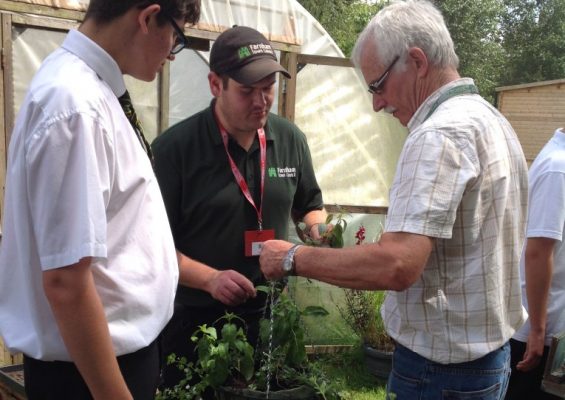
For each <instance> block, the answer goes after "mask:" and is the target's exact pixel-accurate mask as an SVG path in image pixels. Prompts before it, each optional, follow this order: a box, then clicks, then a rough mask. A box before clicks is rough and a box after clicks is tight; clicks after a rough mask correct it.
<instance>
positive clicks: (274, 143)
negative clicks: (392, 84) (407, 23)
mask: <svg viewBox="0 0 565 400" xmlns="http://www.w3.org/2000/svg"><path fill="white" fill-rule="evenodd" d="M210 70H211V71H210V73H209V74H208V81H209V84H210V90H211V92H212V94H213V96H214V100H213V101H212V103H211V104H210V107H208V108H207V109H205V110H203V111H201V112H199V113H197V114H195V115H193V116H191V117H189V118H188V119H186V120H184V121H182V122H180V123H179V124H177V125H175V126H173V127H171V128H170V129H169V130H167V131H166V132H164V133H163V134H162V135H161V136H159V137H158V138H157V139H156V140H155V141H154V142H153V146H152V148H153V153H154V158H155V173H156V175H157V178H158V180H159V184H160V187H161V192H162V194H163V198H164V200H165V205H166V208H167V213H168V217H169V222H170V225H171V229H172V232H173V237H174V240H175V245H176V248H177V256H178V258H179V265H180V284H181V286H179V288H178V290H177V297H176V301H175V313H174V316H173V319H172V320H171V323H170V324H169V327H168V328H167V329H166V334H165V339H164V353H165V356H166V355H168V354H170V353H173V352H174V353H175V354H177V355H182V356H185V357H187V358H188V359H189V360H190V359H191V358H194V356H195V354H194V346H193V344H192V342H191V341H190V335H191V334H192V333H193V332H194V331H195V330H196V329H197V327H198V326H199V325H202V324H208V325H212V324H213V323H214V322H215V321H216V320H217V319H218V318H219V317H221V316H222V315H224V313H225V312H226V311H229V312H234V313H236V314H237V315H239V316H240V317H242V318H243V319H244V320H245V321H246V323H247V327H248V336H249V338H250V340H251V341H252V342H254V341H256V338H257V335H258V321H259V319H260V318H261V316H262V315H263V310H264V307H265V298H264V297H263V296H256V292H255V286H256V285H258V284H263V283H264V282H265V280H264V277H263V276H262V274H261V272H260V270H259V261H258V255H259V251H260V248H261V244H262V242H264V241H265V240H268V239H272V238H287V237H288V225H289V224H288V221H289V217H291V216H292V218H293V219H294V220H295V221H298V220H302V221H303V222H304V223H305V224H306V226H307V231H308V232H309V231H310V230H312V232H309V233H310V234H311V235H316V232H317V229H311V228H312V227H314V226H316V225H317V224H320V223H324V222H325V218H326V214H325V211H324V210H323V201H322V194H321V191H320V188H319V186H318V183H317V181H316V178H315V176H314V170H313V167H312V161H311V157H310V151H309V149H308V145H307V143H306V137H305V135H304V134H303V133H302V132H301V131H300V130H299V129H298V128H297V127H296V126H295V125H293V124H292V123H290V122H289V121H287V120H285V119H283V118H280V117H278V116H276V115H273V114H270V113H269V110H270V108H271V106H272V104H273V100H274V96H275V83H276V74H277V73H278V72H280V73H282V74H283V75H285V77H287V78H290V75H289V73H288V72H287V71H286V70H285V69H284V68H283V67H282V66H281V65H280V64H279V63H278V62H277V58H276V55H275V52H274V50H273V48H272V46H271V44H270V42H269V41H268V40H267V39H266V38H265V37H264V36H263V35H262V34H260V33H259V32H257V31H256V30H254V29H251V28H248V27H243V26H238V27H234V28H231V29H228V30H227V31H225V32H224V33H222V34H221V35H220V36H219V37H218V39H217V40H216V42H215V43H214V45H213V47H212V50H211V53H210ZM164 378H165V387H172V386H174V385H175V384H176V383H178V381H179V380H180V378H181V375H180V372H179V371H178V370H177V369H176V368H175V367H167V368H166V369H165V374H164Z"/></svg>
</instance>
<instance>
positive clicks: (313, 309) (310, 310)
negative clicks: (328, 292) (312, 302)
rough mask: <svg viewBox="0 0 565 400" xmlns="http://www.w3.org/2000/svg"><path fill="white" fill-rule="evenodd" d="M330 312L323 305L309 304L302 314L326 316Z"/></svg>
mask: <svg viewBox="0 0 565 400" xmlns="http://www.w3.org/2000/svg"><path fill="white" fill-rule="evenodd" d="M329 314H330V313H329V312H328V310H326V309H325V308H324V307H322V306H307V307H305V308H304V309H303V310H302V315H305V316H312V317H325V316H327V315H329Z"/></svg>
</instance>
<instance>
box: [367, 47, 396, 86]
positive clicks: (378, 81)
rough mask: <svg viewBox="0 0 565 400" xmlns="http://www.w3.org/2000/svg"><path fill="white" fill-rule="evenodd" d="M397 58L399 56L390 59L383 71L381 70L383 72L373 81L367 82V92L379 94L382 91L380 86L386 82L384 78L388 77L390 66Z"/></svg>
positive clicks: (392, 65)
mask: <svg viewBox="0 0 565 400" xmlns="http://www.w3.org/2000/svg"><path fill="white" fill-rule="evenodd" d="M399 58H400V56H396V57H394V60H392V62H391V63H390V65H389V66H388V68H387V69H386V70H385V72H383V74H382V75H381V76H379V77H378V78H377V79H375V80H374V81H373V82H371V83H369V88H368V89H367V90H368V91H369V93H371V94H381V93H382V91H383V89H382V86H383V85H384V83H385V82H386V78H388V75H389V73H390V70H391V69H392V67H394V64H396V62H397V61H398V59H399Z"/></svg>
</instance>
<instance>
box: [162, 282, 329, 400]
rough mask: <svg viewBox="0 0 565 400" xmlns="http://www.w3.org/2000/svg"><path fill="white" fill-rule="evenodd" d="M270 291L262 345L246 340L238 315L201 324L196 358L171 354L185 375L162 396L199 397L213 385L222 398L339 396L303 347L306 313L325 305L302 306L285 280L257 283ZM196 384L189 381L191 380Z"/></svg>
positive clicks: (316, 312)
mask: <svg viewBox="0 0 565 400" xmlns="http://www.w3.org/2000/svg"><path fill="white" fill-rule="evenodd" d="M257 290H260V291H265V292H267V293H268V297H269V299H270V310H271V312H270V313H269V315H266V316H265V318H264V319H263V320H262V321H261V325H260V335H259V336H260V337H259V343H258V346H257V349H254V348H253V347H252V346H251V345H250V344H249V342H248V341H247V338H246V334H245V330H244V328H242V327H241V324H239V325H238V324H236V322H237V319H238V317H237V316H235V315H234V314H226V315H225V316H224V317H222V318H221V321H220V324H219V325H220V326H221V328H220V329H219V331H218V330H217V329H216V328H214V327H209V326H206V325H203V326H201V327H200V328H199V329H198V330H197V331H196V332H195V333H194V334H193V335H192V337H191V340H193V341H194V342H196V343H197V348H196V351H197V352H198V359H197V361H196V363H194V364H193V363H187V362H186V359H184V358H177V357H175V355H174V354H173V355H171V356H169V363H174V364H176V365H177V366H178V367H179V368H180V369H181V370H183V371H184V372H185V374H186V378H185V379H184V380H183V381H181V382H180V383H179V384H178V385H177V386H176V387H175V388H173V389H167V390H165V392H163V393H160V394H159V396H158V399H160V400H165V399H197V398H199V396H200V395H201V394H202V393H204V391H205V390H207V389H208V388H211V389H212V390H213V391H214V393H215V396H216V398H218V399H221V400H234V399H237V400H240V399H294V400H300V399H304V400H307V399H339V394H338V392H337V390H336V388H334V387H333V386H332V385H331V384H330V383H329V382H328V381H327V379H326V378H325V377H324V375H323V373H321V372H320V371H319V370H314V369H313V368H312V366H311V365H310V364H309V363H308V359H307V356H306V351H305V347H304V329H303V327H302V324H301V322H300V319H301V317H302V316H304V315H318V316H321V315H326V314H327V311H326V310H325V309H323V308H321V307H307V308H305V309H304V310H299V309H298V307H297V306H296V304H295V302H294V301H293V300H292V299H290V298H289V296H288V294H287V293H286V291H284V290H283V289H282V285H275V284H271V285H270V287H268V288H267V287H258V288H257ZM193 378H196V380H197V383H196V384H194V385H193V386H188V382H190V381H194V379H193Z"/></svg>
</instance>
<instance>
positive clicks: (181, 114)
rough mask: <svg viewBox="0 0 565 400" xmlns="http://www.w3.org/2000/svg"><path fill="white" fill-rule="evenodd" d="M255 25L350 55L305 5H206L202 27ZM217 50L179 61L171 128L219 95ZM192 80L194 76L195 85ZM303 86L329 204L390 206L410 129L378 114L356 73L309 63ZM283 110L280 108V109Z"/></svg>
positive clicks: (246, 1)
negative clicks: (214, 90)
mask: <svg viewBox="0 0 565 400" xmlns="http://www.w3.org/2000/svg"><path fill="white" fill-rule="evenodd" d="M234 24H236V25H247V26H251V27H253V28H255V29H257V30H259V31H261V32H262V33H264V34H265V36H267V37H268V38H269V39H271V40H276V41H284V42H287V43H292V44H297V45H300V52H301V53H303V54H313V55H323V56H333V57H343V53H342V52H341V50H340V49H339V47H338V46H337V45H336V44H335V42H334V41H333V40H332V38H331V37H330V36H329V34H328V33H327V32H326V31H325V29H324V28H323V27H322V25H320V23H319V22H318V21H316V19H315V18H314V17H312V15H311V14H310V13H308V11H306V10H305V9H304V8H303V7H302V6H301V5H300V4H299V3H298V2H297V1H293V0H286V1H280V0H277V1H274V0H271V1H261V0H239V1H230V0H203V1H202V17H201V20H200V22H199V25H198V28H199V29H207V30H211V31H216V32H221V31H223V30H224V29H226V28H227V27H230V26H232V25H234ZM208 59H209V52H194V51H189V52H186V51H185V52H182V53H181V54H180V56H177V59H176V61H175V62H174V63H172V64H171V91H170V96H171V97H170V114H169V116H170V119H169V122H170V124H174V123H176V122H178V121H180V120H182V119H184V118H186V117H187V116H189V115H191V114H193V113H194V112H196V111H198V110H201V109H202V108H204V107H206V106H207V105H208V104H209V102H210V100H211V98H212V96H211V94H210V90H209V87H208V81H207V79H206V77H205V75H204V76H203V75H202V74H203V73H207V72H208ZM187 77H189V79H188V80H187ZM293 79H297V82H296V86H297V92H296V107H295V123H296V124H297V125H298V126H299V127H300V128H301V129H302V130H303V131H304V133H305V134H306V136H307V138H308V142H309V145H310V150H311V152H312V158H313V162H314V167H315V171H316V176H317V177H318V180H319V183H320V186H321V187H322V190H323V192H324V201H325V203H327V204H351V205H363V206H387V205H388V191H389V188H390V183H391V181H392V178H393V175H394V171H395V168H396V161H397V159H398V155H399V154H400V150H401V148H402V144H403V143H404V139H405V137H406V130H405V128H403V127H402V126H401V125H400V124H399V123H398V122H397V121H396V119H394V118H392V117H390V116H388V115H385V114H384V113H375V112H373V110H372V104H371V97H370V95H369V94H368V93H367V91H366V84H365V82H364V80H363V79H362V78H361V77H360V75H359V74H358V72H357V71H356V70H355V69H354V68H348V67H329V66H322V65H314V64H309V65H306V66H305V67H304V68H302V69H301V70H300V72H299V73H298V76H297V77H294V78H293ZM276 110H277V105H276V104H275V105H273V108H272V111H273V112H276Z"/></svg>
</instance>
